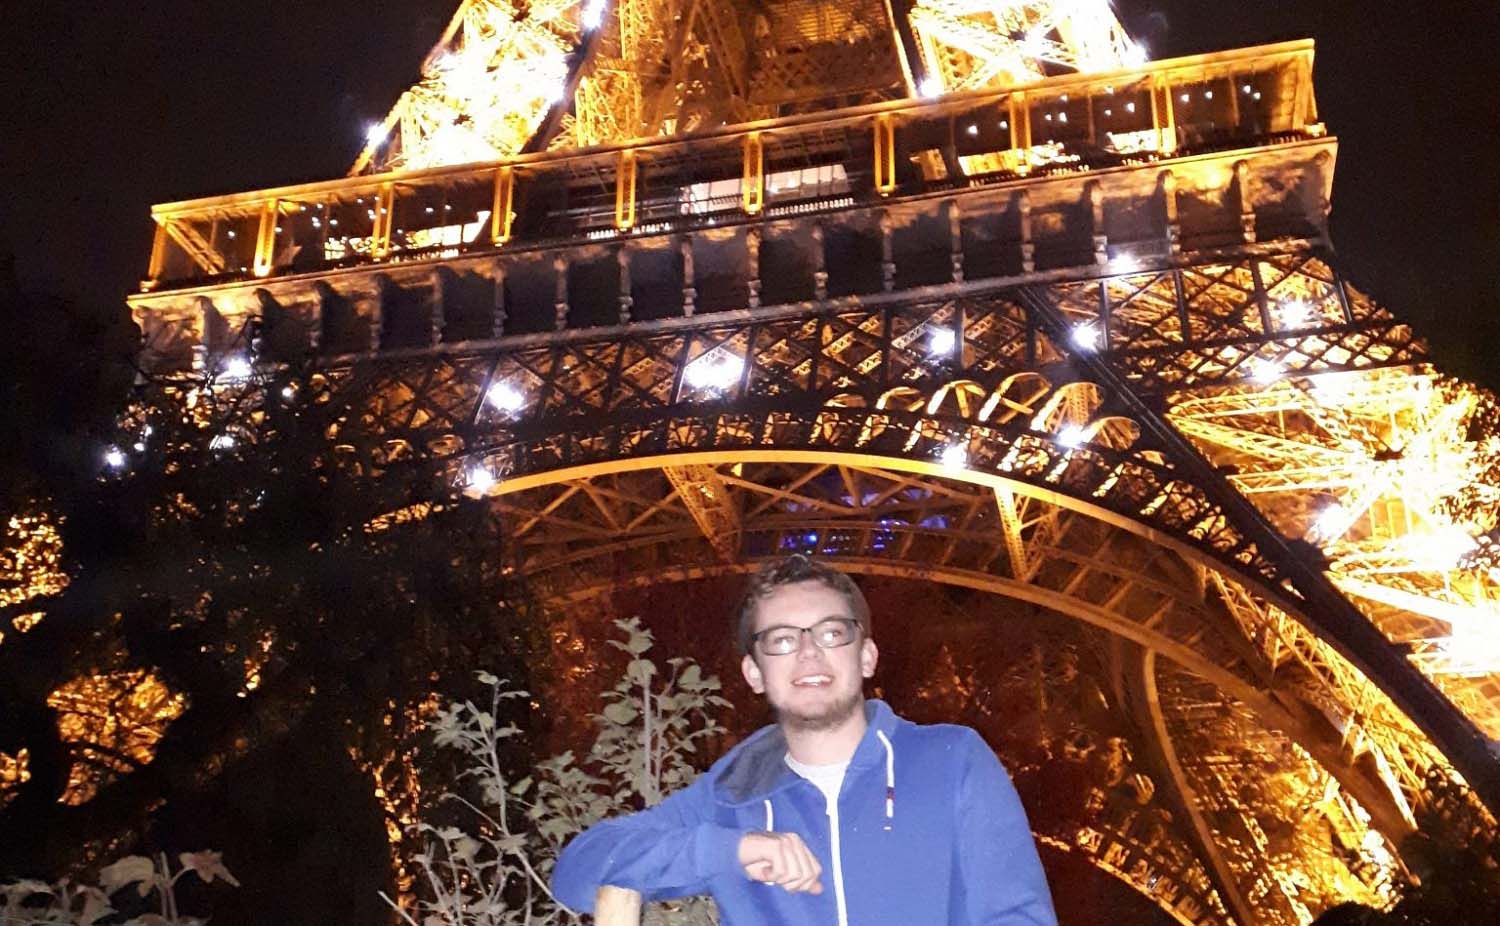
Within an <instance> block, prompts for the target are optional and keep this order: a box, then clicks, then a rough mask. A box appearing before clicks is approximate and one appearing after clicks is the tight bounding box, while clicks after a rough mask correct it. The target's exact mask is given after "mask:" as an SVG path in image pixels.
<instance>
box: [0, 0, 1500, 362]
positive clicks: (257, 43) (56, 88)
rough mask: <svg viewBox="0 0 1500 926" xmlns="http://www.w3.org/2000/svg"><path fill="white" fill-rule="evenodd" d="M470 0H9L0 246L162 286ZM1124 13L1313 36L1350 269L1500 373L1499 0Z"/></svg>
mask: <svg viewBox="0 0 1500 926" xmlns="http://www.w3.org/2000/svg"><path fill="white" fill-rule="evenodd" d="M456 4H457V0H373V2H372V0H295V2H294V0H261V2H258V3H242V2H234V0H161V2H156V3H149V2H121V0H104V2H103V3H95V4H85V5H82V6H79V5H73V4H64V3H60V2H51V0H15V2H12V3H8V4H7V11H6V14H5V17H4V26H3V27H0V28H3V29H5V30H8V33H7V35H5V36H0V43H3V44H4V45H11V46H13V47H10V48H3V49H0V50H3V57H0V62H3V65H0V67H3V68H4V69H3V70H0V75H3V80H0V250H9V251H12V252H13V253H15V254H16V256H17V261H18V265H19V272H20V275H21V278H22V281H23V283H24V284H25V285H26V286H28V287H29V288H32V289H46V290H52V291H55V292H60V293H63V294H66V295H70V296H73V297H76V298H79V299H85V300H90V301H94V300H104V301H113V302H116V303H117V302H118V301H119V300H120V299H121V297H123V295H124V294H125V292H126V291H127V290H128V289H129V288H131V287H133V286H134V285H135V283H136V282H137V281H138V279H139V277H140V276H141V274H142V273H143V272H144V268H145V264H146V257H147V250H148V247H149V243H150V223H149V207H150V205H151V204H152V203H154V202H162V201H169V200H177V199H187V198H192V197H198V196H205V195H211V194H216V193H227V192H235V191H242V190H252V189H257V188H261V187H266V186H271V185H276V184H282V183H288V182H295V181H302V180H312V179H322V178H328V177H336V176H340V175H342V174H343V172H344V170H345V169H346V168H347V166H348V164H349V162H350V161H351V160H352V159H353V157H354V155H355V154H356V153H357V151H358V149H359V147H360V144H361V136H362V133H363V129H364V126H365V125H366V124H367V123H368V122H369V121H371V120H373V119H376V118H378V117H380V116H381V115H383V114H384V112H385V111H386V110H387V109H388V108H389V105H390V104H391V102H392V101H393V100H394V99H395V98H396V96H397V95H398V94H399V93H400V91H401V89H402V88H404V87H405V86H406V85H407V84H409V83H410V82H411V81H412V80H413V79H414V78H415V77H416V71H417V66H418V63H419V62H420V60H421V58H422V56H423V54H424V53H425V51H426V50H427V48H428V47H429V46H430V45H431V44H432V42H433V41H435V40H436V38H437V36H438V34H439V33H440V32H441V30H442V28H443V26H444V25H445V24H446V22H447V19H448V17H449V16H450V14H451V12H452V10H453V9H454V8H455V6H456ZM1116 5H1117V7H1118V8H1119V9H1120V12H1121V16H1122V18H1123V19H1124V21H1125V23H1126V25H1127V27H1128V28H1130V29H1131V31H1132V32H1133V33H1134V34H1135V35H1136V36H1138V37H1140V38H1143V39H1144V40H1145V41H1146V42H1147V44H1148V45H1149V47H1150V50H1151V53H1152V56H1153V57H1167V56H1172V55H1178V54H1188V53H1194V52H1200V51H1211V50H1217V49H1223V48H1231V47H1237V46H1244V45H1253V44H1259V43H1263V42H1272V41H1280V40H1283V39H1291V38H1300V37H1306V36H1311V37H1313V38H1315V39H1316V40H1317V43H1318V51H1317V73H1316V77H1317V88H1318V98H1319V104H1320V110H1321V115H1322V117H1323V119H1324V121H1325V122H1326V123H1327V124H1328V126H1329V127H1330V130H1331V131H1332V132H1333V133H1334V134H1336V135H1338V136H1339V137H1340V140H1341V144H1342V147H1341V151H1340V155H1339V166H1338V172H1337V181H1336V184H1335V187H1334V241H1335V244H1336V245H1337V247H1338V249H1339V253H1340V255H1341V259H1342V262H1343V266H1344V268H1345V270H1346V271H1347V272H1348V273H1349V275H1350V277H1351V278H1352V279H1353V280H1354V282H1355V283H1356V284H1357V285H1359V286H1361V287H1362V288H1364V289H1366V290H1367V291H1369V292H1372V293H1373V294H1374V295H1375V296H1376V297H1377V298H1379V299H1380V300H1382V301H1383V302H1385V303H1386V304H1387V305H1389V306H1391V307H1392V308H1394V309H1396V310H1397V311H1398V312H1399V313H1401V314H1402V315H1403V316H1404V317H1406V318H1408V319H1409V320H1411V321H1413V322H1414V323H1416V324H1417V325H1418V326H1419V327H1420V328H1421V330H1422V331H1424V333H1426V334H1428V335H1429V336H1430V337H1431V338H1432V339H1433V341H1434V342H1435V344H1436V346H1437V348H1438V352H1439V358H1440V360H1442V361H1443V362H1444V363H1445V364H1446V365H1449V366H1451V367H1454V368H1455V369H1458V370H1463V371H1466V372H1468V373H1470V374H1478V375H1479V376H1480V377H1481V378H1482V379H1485V380H1486V381H1488V382H1489V383H1490V384H1491V385H1495V384H1497V382H1500V374H1497V373H1496V372H1495V367H1496V366H1497V364H1496V363H1495V362H1494V360H1495V358H1497V356H1500V300H1497V298H1496V287H1495V285H1494V283H1493V275H1494V273H1495V272H1496V270H1497V268H1500V180H1497V176H1500V175H1497V170H1500V155H1497V153H1496V146H1497V142H1500V122H1497V117H1496V113H1497V112H1500V103H1497V91H1500V88H1497V86H1496V85H1497V84H1500V64H1497V57H1500V12H1497V10H1500V7H1497V5H1496V4H1494V3H1493V2H1492V0H1470V2H1464V0H1436V2H1430V3H1421V2H1409V0H1364V2H1352V0H1350V2H1333V0H1329V2H1317V0H1303V2H1295V0H1259V2H1257V0H1237V2H1226V0H1195V2H1190V0H1116Z"/></svg>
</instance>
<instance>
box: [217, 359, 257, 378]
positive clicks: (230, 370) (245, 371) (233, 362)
mask: <svg viewBox="0 0 1500 926" xmlns="http://www.w3.org/2000/svg"><path fill="white" fill-rule="evenodd" d="M253 372H255V371H254V368H253V367H251V366H250V361H249V360H248V359H246V358H245V357H242V356H240V355H239V354H236V355H234V356H233V357H229V358H227V359H225V361H224V366H223V367H222V368H221V369H220V371H219V375H220V376H222V377H223V378H224V379H225V381H227V382H231V383H242V382H244V381H245V380H247V379H249V378H250V374H251V373H253Z"/></svg>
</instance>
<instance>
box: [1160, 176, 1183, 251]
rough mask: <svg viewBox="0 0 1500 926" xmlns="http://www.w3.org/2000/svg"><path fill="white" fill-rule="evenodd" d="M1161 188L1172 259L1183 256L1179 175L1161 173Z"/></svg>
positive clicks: (1165, 226) (1168, 244)
mask: <svg viewBox="0 0 1500 926" xmlns="http://www.w3.org/2000/svg"><path fill="white" fill-rule="evenodd" d="M1158 183H1159V185H1160V188H1161V200H1162V213H1163V216H1164V217H1165V220H1166V222H1165V225H1164V229H1165V232H1166V240H1167V253H1168V254H1169V255H1171V256H1172V257H1174V258H1175V257H1180V256H1181V255H1182V226H1180V225H1179V224H1178V223H1177V175H1176V174H1174V173H1172V172H1171V171H1170V170H1164V171H1162V172H1161V176H1160V178H1159V180H1158Z"/></svg>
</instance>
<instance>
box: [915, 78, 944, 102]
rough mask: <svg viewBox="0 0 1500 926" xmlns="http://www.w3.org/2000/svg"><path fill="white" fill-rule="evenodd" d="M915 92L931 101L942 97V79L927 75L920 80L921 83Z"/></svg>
mask: <svg viewBox="0 0 1500 926" xmlns="http://www.w3.org/2000/svg"><path fill="white" fill-rule="evenodd" d="M917 92H918V93H920V94H921V95H922V96H924V97H927V98H928V99H932V98H933V97H935V96H942V95H943V81H942V78H940V77H938V76H937V75H936V74H929V75H927V76H926V77H924V78H922V83H921V85H920V86H918V87H917Z"/></svg>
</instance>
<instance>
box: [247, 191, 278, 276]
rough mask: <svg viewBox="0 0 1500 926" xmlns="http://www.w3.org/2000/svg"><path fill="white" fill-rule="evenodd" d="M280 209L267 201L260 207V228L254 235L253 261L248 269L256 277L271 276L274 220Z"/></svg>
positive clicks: (274, 240) (274, 249)
mask: <svg viewBox="0 0 1500 926" xmlns="http://www.w3.org/2000/svg"><path fill="white" fill-rule="evenodd" d="M279 215H280V208H279V207H278V205H277V202H276V200H274V199H268V200H266V201H265V202H264V203H263V204H262V205H261V207H260V226H259V228H258V229H257V230H256V233H255V261H254V263H253V264H252V265H251V267H250V269H251V271H252V272H254V274H255V275H256V276H258V277H266V276H270V275H271V268H272V267H273V266H274V265H275V262H276V220H277V217H278V216H279Z"/></svg>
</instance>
